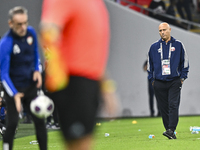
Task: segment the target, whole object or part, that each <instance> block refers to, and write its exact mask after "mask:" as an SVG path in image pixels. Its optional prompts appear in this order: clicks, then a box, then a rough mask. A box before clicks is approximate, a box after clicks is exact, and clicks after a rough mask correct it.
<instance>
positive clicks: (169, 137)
mask: <svg viewBox="0 0 200 150" xmlns="http://www.w3.org/2000/svg"><path fill="white" fill-rule="evenodd" d="M163 135H164V136H166V137H168V139H176V138H173V137H172V136H170V135H169V134H167V133H165V132H164V133H163Z"/></svg>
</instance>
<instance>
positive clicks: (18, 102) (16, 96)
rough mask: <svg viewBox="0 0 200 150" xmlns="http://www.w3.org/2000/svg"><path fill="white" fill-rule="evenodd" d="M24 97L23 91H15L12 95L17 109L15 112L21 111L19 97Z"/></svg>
mask: <svg viewBox="0 0 200 150" xmlns="http://www.w3.org/2000/svg"><path fill="white" fill-rule="evenodd" d="M22 97H24V94H23V93H17V94H15V96H14V100H15V106H16V109H17V112H18V113H20V112H21V109H22V108H21V98H22Z"/></svg>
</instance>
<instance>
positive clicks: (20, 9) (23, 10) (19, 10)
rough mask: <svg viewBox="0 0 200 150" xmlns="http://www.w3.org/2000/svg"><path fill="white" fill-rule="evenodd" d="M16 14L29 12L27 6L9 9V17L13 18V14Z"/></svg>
mask: <svg viewBox="0 0 200 150" xmlns="http://www.w3.org/2000/svg"><path fill="white" fill-rule="evenodd" d="M16 14H28V10H27V9H26V8H25V7H22V6H16V7H14V8H12V9H10V10H9V12H8V17H9V19H10V20H12V19H13V16H14V15H16Z"/></svg>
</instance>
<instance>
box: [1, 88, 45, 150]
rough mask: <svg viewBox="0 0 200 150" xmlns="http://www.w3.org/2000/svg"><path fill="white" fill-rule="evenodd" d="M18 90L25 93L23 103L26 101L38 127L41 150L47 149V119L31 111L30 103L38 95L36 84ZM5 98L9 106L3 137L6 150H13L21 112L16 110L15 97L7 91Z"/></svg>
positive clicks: (26, 105)
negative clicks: (40, 117)
mask: <svg viewBox="0 0 200 150" xmlns="http://www.w3.org/2000/svg"><path fill="white" fill-rule="evenodd" d="M18 91H19V92H23V93H24V97H23V98H22V100H21V101H22V103H24V106H25V107H26V108H27V110H28V112H29V113H30V114H31V116H32V119H33V122H34V125H35V129H36V137H37V140H38V143H39V148H40V150H47V131H46V125H45V120H44V119H39V118H37V117H35V116H34V115H33V114H32V113H31V112H30V103H31V100H32V99H34V98H35V97H36V96H37V88H36V87H35V85H34V86H31V87H29V88H26V89H18ZM5 99H6V106H7V116H6V119H7V120H6V121H7V122H6V132H5V135H4V137H3V143H4V144H3V147H4V150H12V147H13V139H14V135H15V130H16V128H17V125H18V121H19V114H18V112H17V110H16V106H15V102H14V98H13V97H10V96H9V95H8V94H7V93H5Z"/></svg>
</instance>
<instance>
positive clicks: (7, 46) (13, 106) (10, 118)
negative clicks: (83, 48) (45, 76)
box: [0, 6, 47, 150]
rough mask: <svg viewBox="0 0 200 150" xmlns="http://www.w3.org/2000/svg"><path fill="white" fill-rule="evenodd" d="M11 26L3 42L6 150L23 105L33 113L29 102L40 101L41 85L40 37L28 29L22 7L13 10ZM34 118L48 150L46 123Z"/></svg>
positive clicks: (41, 143)
mask: <svg viewBox="0 0 200 150" xmlns="http://www.w3.org/2000/svg"><path fill="white" fill-rule="evenodd" d="M8 23H9V27H10V30H9V31H8V32H7V33H6V34H5V35H4V37H3V38H2V39H1V41H0V53H1V55H0V64H1V79H2V83H3V86H4V88H5V91H6V92H5V99H6V106H7V116H6V119H7V120H6V129H7V130H6V132H5V134H4V137H3V150H12V147H13V138H14V134H15V130H16V127H17V124H18V120H19V117H18V116H19V112H20V111H21V103H23V104H24V106H25V107H26V109H27V110H28V111H29V112H30V102H31V100H32V99H34V98H35V97H37V89H38V88H40V87H41V85H42V77H41V74H40V72H39V53H38V43H37V36H36V33H35V30H34V29H33V28H32V27H30V26H28V14H27V10H26V9H25V8H23V7H20V6H19V7H14V8H13V9H11V10H10V11H9V21H8ZM31 116H32V119H33V121H34V124H35V128H36V136H37V140H38V142H39V147H40V150H46V149H47V133H46V127H45V121H44V119H39V118H37V117H35V116H34V115H33V114H32V113H31Z"/></svg>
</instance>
